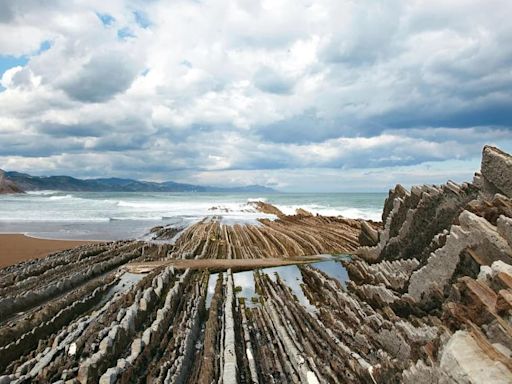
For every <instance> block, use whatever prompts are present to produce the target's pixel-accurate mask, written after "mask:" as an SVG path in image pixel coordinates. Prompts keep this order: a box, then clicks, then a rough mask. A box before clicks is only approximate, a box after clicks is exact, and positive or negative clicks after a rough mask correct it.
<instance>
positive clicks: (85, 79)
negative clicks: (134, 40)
mask: <svg viewBox="0 0 512 384" xmlns="http://www.w3.org/2000/svg"><path fill="white" fill-rule="evenodd" d="M137 71H138V68H137V66H136V65H134V63H133V62H130V59H126V57H123V56H122V55H120V54H119V53H112V52H109V53H108V54H107V53H104V54H101V55H99V56H94V57H92V58H91V59H90V60H88V61H87V62H86V63H85V64H84V65H83V66H82V67H81V68H77V69H76V70H74V71H70V72H69V73H68V74H67V76H66V77H65V78H64V79H62V80H61V82H60V84H59V85H60V87H61V88H62V89H63V90H64V92H66V94H67V95H68V96H69V97H71V98H73V99H75V100H78V101H82V102H101V101H107V100H109V99H110V98H112V97H113V96H115V95H116V94H118V93H121V92H124V91H126V90H127V89H128V88H129V87H130V85H131V83H132V82H133V80H134V79H135V76H136V75H137Z"/></svg>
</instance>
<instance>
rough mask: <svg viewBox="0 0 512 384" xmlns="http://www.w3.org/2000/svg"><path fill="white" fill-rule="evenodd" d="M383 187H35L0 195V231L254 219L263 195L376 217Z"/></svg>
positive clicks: (101, 236) (74, 234)
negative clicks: (205, 190) (62, 189)
mask: <svg viewBox="0 0 512 384" xmlns="http://www.w3.org/2000/svg"><path fill="white" fill-rule="evenodd" d="M386 196H387V194H386V193H315V194H313V193H272V194H257V195H255V194H254V193H253V194H250V193H200V192H183V193H167V192H156V193H147V192H144V193H138V192H128V193H127V192H59V191H35V192H29V193H27V194H20V195H0V233H23V234H26V235H28V236H32V237H37V238H47V239H70V240H71V239H72V240H120V239H142V238H145V237H147V235H148V232H149V230H150V229H151V228H153V227H155V226H163V225H175V226H178V227H186V226H187V225H190V224H192V223H194V222H197V221H199V220H201V219H203V218H204V217H214V216H216V217H221V218H222V221H223V222H224V223H227V224H235V223H251V224H256V225H257V224H258V220H257V219H259V218H268V219H275V216H273V215H268V214H263V213H261V212H258V211H257V210H256V209H255V207H254V202H256V201H264V202H267V203H270V204H273V205H275V206H276V207H277V208H279V209H280V210H281V211H282V212H284V213H286V214H292V213H294V212H295V210H296V209H297V208H303V209H305V210H307V211H310V212H311V213H313V214H320V215H327V216H343V217H346V218H363V219H371V220H375V221H379V220H380V217H381V213H382V207H383V205H384V200H385V198H386Z"/></svg>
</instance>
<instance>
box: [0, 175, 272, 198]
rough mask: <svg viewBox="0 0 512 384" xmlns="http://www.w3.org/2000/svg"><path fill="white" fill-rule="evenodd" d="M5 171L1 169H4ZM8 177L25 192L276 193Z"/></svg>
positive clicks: (171, 184)
mask: <svg viewBox="0 0 512 384" xmlns="http://www.w3.org/2000/svg"><path fill="white" fill-rule="evenodd" d="M0 172H1V171H0ZM5 177H6V178H7V179H9V180H10V181H11V182H13V183H15V184H16V185H17V186H18V187H20V188H21V189H23V190H25V191H42V190H55V191H75V192H79V191H80V192H232V193H233V192H249V193H253V192H254V193H275V192H277V191H276V190H274V189H272V188H267V187H263V186H261V185H249V186H245V187H210V186H202V185H193V184H181V183H176V182H174V181H165V182H162V183H155V182H150V181H139V180H133V179H121V178H115V177H111V178H100V179H77V178H74V177H71V176H31V175H28V174H26V173H20V172H5Z"/></svg>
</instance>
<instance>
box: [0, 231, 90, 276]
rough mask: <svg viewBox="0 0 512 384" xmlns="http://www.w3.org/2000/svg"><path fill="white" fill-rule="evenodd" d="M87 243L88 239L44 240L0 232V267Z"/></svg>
mask: <svg viewBox="0 0 512 384" xmlns="http://www.w3.org/2000/svg"><path fill="white" fill-rule="evenodd" d="M87 243H90V241H75V240H46V239H35V238H33V237H28V236H25V235H2V234H0V268H2V267H6V266H8V265H13V264H16V263H19V262H20V261H25V260H31V259H37V258H40V257H44V256H46V255H48V254H50V253H52V252H56V251H61V250H64V249H68V248H73V247H77V246H79V245H82V244H87Z"/></svg>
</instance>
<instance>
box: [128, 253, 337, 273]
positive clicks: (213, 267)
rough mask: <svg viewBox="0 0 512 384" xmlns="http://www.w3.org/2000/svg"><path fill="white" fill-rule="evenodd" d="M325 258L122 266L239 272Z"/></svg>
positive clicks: (135, 270)
mask: <svg viewBox="0 0 512 384" xmlns="http://www.w3.org/2000/svg"><path fill="white" fill-rule="evenodd" d="M325 259H328V257H327V256H322V255H318V256H308V257H300V258H293V259H292V258H288V259H278V258H265V259H170V260H161V261H148V262H143V263H129V264H126V265H125V266H124V269H126V270H127V271H128V272H131V273H147V272H150V271H152V270H153V269H155V268H160V267H164V266H165V267H170V266H173V267H174V268H176V269H186V268H191V269H208V270H210V272H219V271H225V270H227V269H229V268H231V269H232V270H233V272H240V271H247V270H252V269H255V268H270V267H280V266H284V265H296V264H306V263H311V262H315V261H320V260H325Z"/></svg>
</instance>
